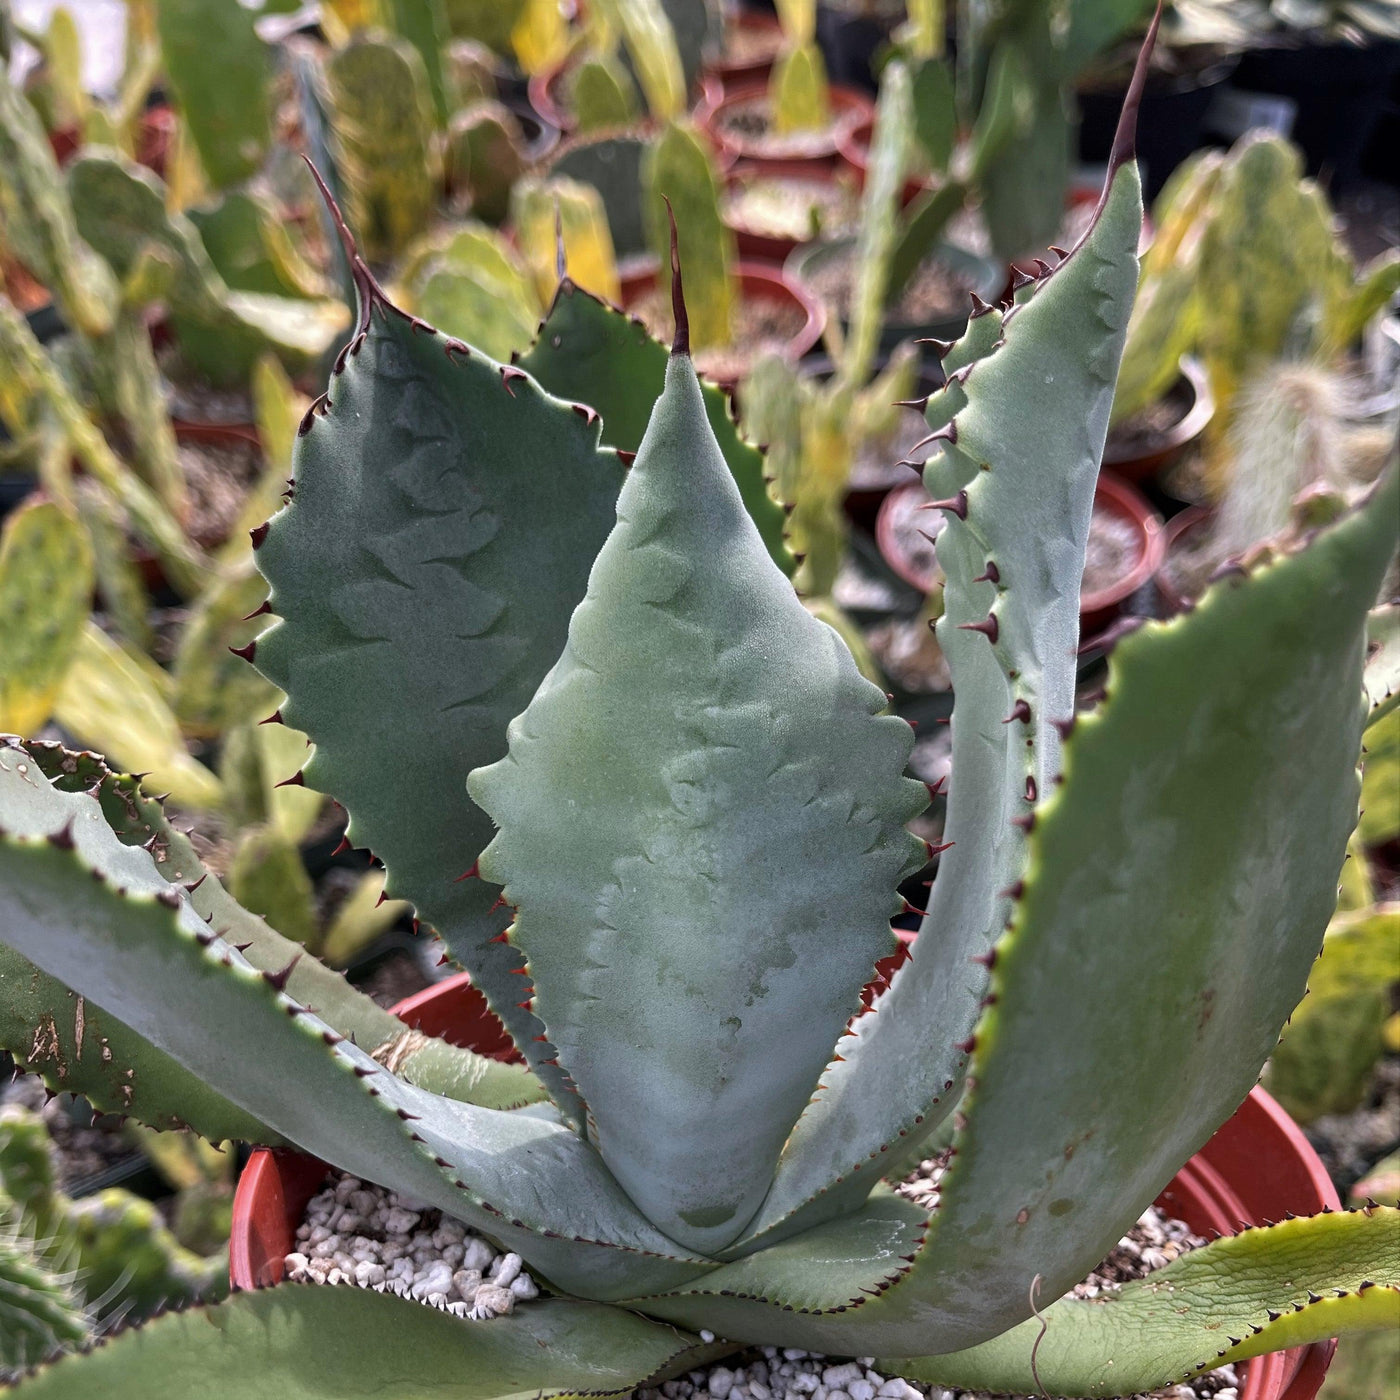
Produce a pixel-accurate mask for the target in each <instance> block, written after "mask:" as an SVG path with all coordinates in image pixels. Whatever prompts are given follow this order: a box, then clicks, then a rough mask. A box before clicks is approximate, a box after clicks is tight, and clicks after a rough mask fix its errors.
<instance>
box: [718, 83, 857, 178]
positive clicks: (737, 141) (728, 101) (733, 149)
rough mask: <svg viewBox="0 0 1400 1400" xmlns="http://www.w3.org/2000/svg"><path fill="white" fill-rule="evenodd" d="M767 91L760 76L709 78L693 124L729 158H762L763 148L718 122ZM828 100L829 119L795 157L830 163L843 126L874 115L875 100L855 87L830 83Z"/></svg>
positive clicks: (836, 149) (845, 126) (838, 151)
mask: <svg viewBox="0 0 1400 1400" xmlns="http://www.w3.org/2000/svg"><path fill="white" fill-rule="evenodd" d="M767 92H768V84H767V83H766V82H764V81H762V80H758V81H750V82H745V83H735V84H733V85H732V86H727V85H722V84H720V83H718V82H711V83H708V84H706V85H705V87H704V90H703V92H702V94H701V98H700V101H699V103H698V104H697V106H696V108H695V124H696V126H698V127H700V128H701V130H703V131H705V132H707V133H708V134H709V137H710V141H711V143H712V144H713V145H714V146H716V147H717V148H718V149H719V150H721V151H723V152H725V153H726V154H727V155H728V156H729V157H730V159H731V160H738V159H741V158H743V159H750V158H753V159H762V158H763V152H762V151H759V150H756V149H754V148H753V146H752V145H750V144H749V143H748V142H747V141H746V140H744V139H743V138H742V137H740V138H736V137H734V136H732V135H730V134H728V133H727V132H725V131H724V130H723V128H722V127H721V126H720V125H719V117H720V114H721V113H722V112H724V111H726V110H728V109H729V108H731V107H734V106H737V105H738V104H739V103H740V102H748V101H752V99H754V98H755V97H763V96H765V95H766V94H767ZM828 96H829V100H830V103H831V122H830V124H829V125H828V127H827V129H826V130H825V131H824V132H818V133H816V136H815V138H814V140H813V142H812V145H811V147H810V148H809V149H807V150H805V151H798V152H794V153H793V155H792V156H791V157H790V158H791V159H795V160H810V161H813V162H824V163H826V164H831V163H833V162H834V161H835V160H836V159H838V157H839V154H840V150H839V147H840V137H841V133H842V132H843V131H845V129H846V128H847V127H848V126H850V125H852V124H854V123H856V122H859V121H860V120H861V119H862V118H863V117H866V116H871V115H873V113H874V111H875V107H874V104H873V103H872V102H871V101H870V99H869V98H868V97H867V96H866V95H865V94H864V93H863V92H858V91H857V90H856V89H855V88H848V87H843V86H842V85H841V84H839V83H833V84H832V85H831V87H830V89H829V90H828Z"/></svg>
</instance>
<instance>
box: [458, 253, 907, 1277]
mask: <svg viewBox="0 0 1400 1400" xmlns="http://www.w3.org/2000/svg"><path fill="white" fill-rule="evenodd" d="M672 258H673V261H674V259H675V242H674V235H673V242H672ZM675 301H676V307H675V311H676V320H677V338H676V346H675V351H674V353H673V355H672V358H671V362H670V365H669V367H668V369H667V374H666V388H665V391H664V392H663V393H662V395H661V398H660V399H659V400H658V401H657V404H656V407H655V409H654V411H653V413H652V417H651V423H650V425H649V426H648V428H647V431H646V435H645V436H644V437H643V439H642V445H641V449H640V451H639V452H638V454H637V460H636V463H635V465H634V466H633V468H632V471H631V473H630V475H629V476H628V479H627V481H626V483H625V484H624V486H623V488H622V494H621V496H620V497H619V499H618V506H617V516H618V523H617V526H616V528H615V529H614V531H613V533H612V534H611V535H610V536H609V538H608V541H607V543H606V544H605V545H604V546H603V549H602V551H601V553H600V554H599V556H598V559H597V561H596V563H595V564H594V566H593V571H592V574H591V576H590V579H589V587H588V594H587V596H586V597H585V599H584V601H583V602H582V603H581V604H580V605H579V607H578V609H577V610H576V612H575V613H574V616H573V619H572V621H571V622H570V625H569V638H568V643H567V645H566V646H565V648H564V652H563V655H562V656H561V657H560V659H559V661H558V662H557V663H556V665H555V666H554V669H553V670H552V671H551V672H550V674H549V676H548V677H547V678H546V679H545V681H544V682H543V684H542V685H541V687H540V689H539V690H538V692H537V693H536V695H535V698H534V699H533V700H532V701H531V703H530V705H529V707H528V708H527V709H526V711H525V712H524V714H522V715H521V716H520V717H519V718H518V719H516V720H515V721H514V722H513V723H512V724H511V727H510V751H509V753H508V754H507V756H506V757H505V758H503V759H502V760H500V762H498V763H496V764H494V765H492V766H490V767H488V768H483V769H478V770H477V771H476V772H475V773H474V774H473V775H472V777H471V779H470V781H469V784H468V787H469V790H470V791H471V793H472V795H473V796H474V797H475V798H476V800H477V801H478V802H479V803H480V804H481V805H482V806H483V807H484V808H485V809H486V810H487V811H488V812H489V813H490V815H491V816H492V818H493V819H494V820H495V821H496V822H497V823H498V824H499V825H500V827H501V831H500V833H499V835H498V836H497V837H496V839H495V840H494V841H493V842H492V844H491V845H490V846H489V847H488V848H487V850H486V852H485V853H484V854H483V855H482V857H481V870H482V873H483V874H485V875H486V876H487V877H488V878H489V879H492V880H495V881H499V882H500V883H502V884H503V885H504V886H505V892H504V897H505V899H506V900H507V902H508V903H510V904H512V905H515V906H516V907H517V909H518V913H517V917H516V921H515V924H514V926H513V927H512V929H511V931H510V935H509V936H510V940H511V943H512V946H514V947H517V948H519V949H520V950H521V951H522V952H523V953H524V954H525V955H526V957H527V959H528V964H527V966H528V969H529V972H530V975H531V977H532V979H533V981H534V984H535V988H536V1005H537V1011H538V1014H539V1016H540V1018H541V1020H542V1021H543V1022H544V1025H545V1028H546V1033H547V1034H548V1036H549V1038H550V1041H551V1043H552V1044H553V1045H554V1046H555V1047H556V1048H557V1050H558V1052H559V1057H560V1063H561V1064H562V1066H563V1067H564V1068H565V1069H566V1070H567V1071H568V1073H569V1074H570V1075H571V1077H572V1078H573V1081H574V1082H575V1083H576V1084H577V1085H578V1087H579V1090H580V1091H581V1093H582V1094H583V1097H584V1099H585V1100H586V1101H587V1103H588V1106H589V1115H590V1136H592V1137H593V1138H594V1139H595V1140H596V1143H597V1145H598V1149H599V1151H600V1152H601V1154H602V1156H603V1159H604V1160H605V1161H606V1162H607V1163H608V1165H609V1167H610V1168H611V1169H612V1171H613V1174H614V1175H615V1176H616V1177H617V1179H618V1180H619V1181H620V1182H621V1183H622V1185H623V1186H624V1188H625V1189H626V1190H627V1192H628V1193H629V1195H630V1196H631V1197H632V1199H633V1200H634V1201H636V1203H637V1204H638V1205H639V1206H640V1207H641V1208H642V1210H643V1211H644V1212H645V1213H646V1215H647V1216H648V1217H649V1218H650V1219H651V1220H652V1221H654V1222H655V1223H656V1224H657V1225H658V1226H659V1227H660V1228H661V1229H662V1230H664V1231H665V1232H666V1233H667V1234H668V1235H670V1236H671V1237H672V1238H675V1239H677V1240H680V1241H681V1242H682V1243H685V1244H687V1245H689V1246H690V1247H692V1248H696V1249H704V1250H712V1249H714V1248H716V1247H720V1246H722V1245H724V1244H726V1243H728V1242H729V1241H730V1240H732V1239H734V1238H735V1236H736V1235H738V1234H739V1232H740V1231H741V1230H742V1229H743V1227H744V1225H745V1224H747V1222H748V1220H749V1219H750V1217H751V1216H752V1215H753V1213H754V1211H755V1210H756V1209H757V1207H758V1205H759V1202H760V1201H761V1200H762V1198H763V1196H764V1194H765V1192H766V1191H767V1188H768V1184H769V1181H770V1180H771V1177H772V1172H773V1167H774V1164H775V1162H776V1160H777V1156H778V1153H779V1151H780V1149H781V1147H782V1143H783V1140H784V1138H785V1137H786V1136H787V1133H788V1130H789V1129H790V1127H791V1125H792V1123H793V1122H794V1120H795V1119H796V1117H797V1115H798V1113H799V1112H800V1111H801V1109H802V1106H803V1105H804V1104H805V1103H806V1101H807V1099H808V1097H809V1096H810V1094H811V1092H812V1089H813V1087H814V1085H815V1083H816V1079H817V1076H818V1074H819V1073H820V1071H821V1068H822V1066H823V1064H824V1063H825V1062H826V1060H827V1058H828V1056H829V1054H830V1047H831V1045H832V1044H833V1042H834V1041H835V1040H836V1038H837V1036H838V1035H839V1034H840V1032H841V1029H842V1027H843V1026H844V1025H845V1023H846V1021H847V1020H848V1019H849V1017H850V1016H851V1014H852V1013H853V1012H854V1010H855V1009H856V1007H857V1005H858V994H859V991H860V988H861V986H862V985H863V984H864V983H865V982H866V980H868V977H869V975H870V971H871V968H872V966H873V964H874V962H875V961H876V960H877V959H878V958H879V957H881V956H882V955H883V954H884V953H886V952H887V951H888V950H889V949H890V947H891V941H890V932H889V919H890V917H891V915H892V914H894V913H895V912H897V911H898V909H899V907H900V901H899V898H898V896H897V894H896V893H895V886H896V884H897V883H898V881H899V879H900V878H901V877H902V876H903V875H904V874H906V873H908V872H909V870H910V869H912V868H916V867H917V864H918V863H919V861H920V860H921V859H922V851H921V847H920V843H918V842H917V841H916V840H915V839H914V838H913V837H911V836H910V835H909V834H908V833H907V832H905V830H904V823H905V822H906V821H907V820H908V819H909V818H910V817H912V816H913V815H914V814H915V813H916V812H918V811H919V810H920V809H921V808H922V807H923V805H924V803H925V801H926V798H925V794H924V792H923V790H922V788H921V787H920V785H919V784H917V783H914V782H912V781H911V780H908V779H905V778H903V777H901V776H900V774H901V771H902V769H903V766H904V763H905V760H906V759H907V758H908V754H909V750H910V748H911V747H912V742H913V737H912V734H911V733H910V731H909V728H908V726H906V725H905V724H904V723H903V721H902V720H899V719H897V718H895V717H893V716H888V715H885V716H882V715H881V714H880V711H881V710H883V709H884V707H885V697H884V695H883V694H882V693H881V692H880V691H879V690H878V689H877V688H876V687H875V686H872V685H871V684H870V683H869V682H868V681H865V680H864V679H862V677H861V676H860V673H859V672H858V671H857V669H856V665H855V662H854V661H853V660H852V659H851V655H850V653H849V652H848V651H847V649H846V647H845V644H844V643H843V642H842V641H841V640H840V638H839V637H838V636H837V635H836V633H835V632H833V631H832V630H831V629H830V628H828V627H827V626H826V625H825V624H823V623H820V622H818V621H816V620H815V619H814V618H813V617H812V616H811V615H810V614H809V613H808V612H807V611H806V609H804V608H803V607H802V605H801V603H800V602H799V601H798V600H797V598H796V596H795V595H794V593H793V591H792V588H791V585H790V584H789V583H788V581H787V579H786V578H785V577H784V576H783V574H782V573H781V571H780V570H779V569H777V568H776V566H775V565H774V564H773V563H772V561H771V559H770V558H769V556H768V551H767V549H766V548H765V547H764V544H763V541H762V539H761V538H760V536H759V534H758V531H757V530H756V528H755V527H754V525H753V523H752V521H751V520H750V518H749V516H748V514H747V513H746V512H745V510H744V506H743V502H742V500H741V498H740V495H739V492H738V489H737V488H736V486H735V484H734V479H733V477H732V476H731V475H730V473H729V471H728V469H727V467H726V465H725V461H724V457H723V455H722V454H721V452H720V449H719V446H718V444H717V443H716V441H715V438H714V434H713V433H712V432H711V430H710V427H709V423H708V421H707V418H706V409H705V403H704V399H703V397H702V395H701V392H700V387H699V383H698V381H697V380H696V377H695V371H694V369H693V367H692V365H691V362H690V358H689V341H688V338H687V333H686V332H687V328H686V321H685V308H684V305H683V304H682V302H681V300H680V294H679V278H678V276H677V279H676V291H675Z"/></svg>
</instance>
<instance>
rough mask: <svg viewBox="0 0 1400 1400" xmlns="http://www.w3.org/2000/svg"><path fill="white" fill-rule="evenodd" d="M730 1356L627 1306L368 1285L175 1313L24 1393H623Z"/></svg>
mask: <svg viewBox="0 0 1400 1400" xmlns="http://www.w3.org/2000/svg"><path fill="white" fill-rule="evenodd" d="M727 1350H730V1348H729V1347H728V1345H727V1344H725V1343H719V1344H717V1345H713V1346H704V1345H702V1344H701V1343H699V1342H698V1341H697V1340H696V1339H695V1338H694V1337H692V1336H689V1335H688V1334H686V1333H684V1332H678V1331H676V1330H675V1329H674V1328H671V1327H665V1326H661V1325H659V1324H657V1323H654V1322H648V1321H646V1320H645V1319H644V1318H640V1317H637V1316H635V1315H634V1314H632V1313H626V1312H623V1311H622V1310H621V1309H619V1308H608V1307H603V1306H601V1305H599V1304H597V1303H576V1302H568V1301H565V1300H563V1299H548V1300H543V1301H540V1302H534V1303H531V1304H529V1306H527V1307H522V1308H521V1309H520V1310H519V1311H518V1312H516V1313H515V1314H514V1315H513V1316H511V1317H508V1318H497V1319H495V1320H494V1321H492V1322H465V1321H462V1320H461V1319H459V1318H455V1317H453V1316H451V1315H450V1314H449V1313H444V1312H439V1311H438V1310H437V1309H436V1308H428V1307H424V1306H423V1305H422V1304H421V1303H414V1302H409V1301H407V1300H405V1299H402V1298H396V1297H394V1296H393V1295H392V1294H388V1293H375V1292H373V1291H372V1290H370V1289H366V1288H327V1287H324V1286H317V1285H315V1284H304V1285H299V1284H294V1283H284V1284H279V1285H278V1286H277V1287H276V1288H266V1289H262V1290H261V1291H259V1292H256V1293H237V1294H235V1295H234V1296H233V1297H232V1298H230V1299H228V1300H227V1301H226V1302H223V1303H219V1304H217V1305H215V1306H214V1307H211V1308H203V1309H197V1310H194V1311H190V1312H183V1313H168V1314H167V1315H166V1316H164V1317H160V1318H157V1319H155V1320H154V1321H153V1322H150V1323H148V1324H147V1325H146V1326H144V1327H141V1328H136V1329H133V1330H131V1331H127V1332H123V1333H120V1334H119V1335H117V1336H115V1337H113V1338H112V1339H111V1340H109V1341H106V1342H104V1343H102V1344H100V1345H98V1346H97V1347H96V1348H95V1349H94V1350H92V1351H90V1352H88V1353H87V1354H86V1355H81V1356H70V1357H65V1358H63V1359H62V1360H60V1361H56V1362H54V1363H53V1364H52V1365H49V1366H45V1367H43V1368H41V1369H40V1370H39V1371H38V1372H37V1373H35V1374H34V1375H32V1376H30V1377H29V1378H28V1379H26V1380H24V1381H23V1382H21V1383H20V1385H18V1386H17V1387H16V1388H15V1390H14V1394H15V1395H16V1396H18V1397H20V1400H71V1397H72V1396H74V1395H101V1396H102V1397H103V1400H147V1397H149V1395H150V1394H151V1392H152V1391H153V1390H163V1391H165V1392H167V1393H169V1394H171V1395H178V1396H180V1397H181V1400H264V1397H266V1396H267V1395H270V1394H276V1395H277V1396H278V1397H279V1400H372V1397H379V1396H385V1395H390V1394H392V1395H393V1397H394V1400H444V1397H447V1396H451V1397H452V1400H508V1397H514V1396H520V1397H554V1396H561V1395H589V1396H606V1395H616V1394H625V1393H626V1392H627V1391H630V1390H632V1389H633V1388H634V1387H636V1386H637V1385H640V1384H642V1383H643V1382H645V1381H648V1380H652V1379H655V1380H656V1381H657V1382H658V1383H659V1382H660V1380H661V1379H664V1378H666V1377H669V1376H672V1375H675V1374H678V1373H680V1372H683V1371H685V1370H688V1369H690V1368H693V1367H695V1366H697V1365H702V1364H704V1362H705V1361H707V1360H709V1359H712V1358H714V1357H715V1356H716V1355H723V1354H724V1352H725V1351H727Z"/></svg>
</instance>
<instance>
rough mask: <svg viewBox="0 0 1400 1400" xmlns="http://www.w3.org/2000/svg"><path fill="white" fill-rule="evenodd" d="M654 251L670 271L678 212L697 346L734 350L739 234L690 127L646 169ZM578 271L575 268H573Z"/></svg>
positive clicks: (674, 128)
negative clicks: (725, 214)
mask: <svg viewBox="0 0 1400 1400" xmlns="http://www.w3.org/2000/svg"><path fill="white" fill-rule="evenodd" d="M642 181H643V185H644V187H645V189H646V191H647V198H648V214H649V216H650V228H651V241H652V248H653V250H654V251H655V252H656V253H657V254H658V256H659V257H660V258H661V260H662V266H665V258H666V250H667V249H669V247H670V244H671V234H670V224H669V222H668V214H667V204H666V201H668V200H669V201H670V207H671V209H672V210H673V211H674V212H675V219H676V229H677V233H678V236H679V238H680V250H681V259H682V263H683V265H684V267H685V275H686V282H687V285H688V286H689V287H690V303H689V305H690V334H691V342H692V344H693V345H694V346H695V347H696V349H699V350H706V349H710V348H711V347H713V346H722V345H728V344H729V341H730V338H731V336H732V335H733V330H734V303H735V300H736V297H737V286H736V279H735V275H734V264H735V262H736V260H737V257H738V254H737V252H736V251H735V247H734V235H733V234H732V233H731V232H730V230H729V228H728V227H727V226H726V225H725V222H724V220H723V219H722V218H721V217H720V211H719V179H718V176H717V175H716V173H715V169H714V165H713V163H712V161H711V159H710V155H709V152H708V148H707V147H706V145H705V144H704V141H703V138H702V137H701V136H700V134H699V133H698V132H697V131H696V130H695V128H694V127H692V126H690V125H689V124H682V123H680V122H672V123H670V124H669V125H668V126H667V127H666V128H665V129H664V130H663V131H662V133H661V136H660V139H659V140H658V141H657V142H656V144H655V146H653V147H652V148H651V150H650V151H649V152H648V153H647V157H646V160H645V164H644V165H643V170H642ZM570 268H571V269H572V263H570Z"/></svg>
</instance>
